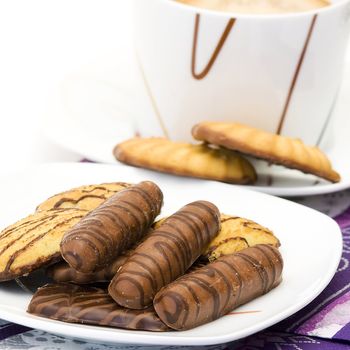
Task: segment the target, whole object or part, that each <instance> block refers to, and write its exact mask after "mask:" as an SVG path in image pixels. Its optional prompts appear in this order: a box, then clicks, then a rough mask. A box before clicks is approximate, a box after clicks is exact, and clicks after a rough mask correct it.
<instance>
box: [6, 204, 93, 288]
mask: <svg viewBox="0 0 350 350" xmlns="http://www.w3.org/2000/svg"><path fill="white" fill-rule="evenodd" d="M87 213H88V212H87V211H86V210H82V209H53V210H48V211H41V212H36V213H34V214H32V215H29V216H27V217H26V218H24V219H22V220H20V221H18V222H16V223H15V224H13V225H11V226H9V227H7V228H5V229H4V230H3V231H2V232H1V233H0V281H6V280H10V279H14V278H16V277H20V276H23V275H25V274H28V273H30V272H32V271H34V270H35V269H38V268H41V267H44V266H46V265H48V264H50V263H52V262H54V261H58V260H60V259H61V253H60V243H61V239H62V237H63V235H64V233H65V232H66V231H67V230H69V229H70V228H71V227H72V226H74V225H75V224H76V223H77V222H79V221H80V220H81V219H82V218H83V217H84V216H85V215H86V214H87Z"/></svg>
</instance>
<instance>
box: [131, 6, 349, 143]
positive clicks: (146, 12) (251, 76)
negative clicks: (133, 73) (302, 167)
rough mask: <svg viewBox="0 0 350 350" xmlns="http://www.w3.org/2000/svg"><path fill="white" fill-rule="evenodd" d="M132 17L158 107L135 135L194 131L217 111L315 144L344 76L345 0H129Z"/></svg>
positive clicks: (186, 136) (223, 117) (184, 135)
mask: <svg viewBox="0 0 350 350" xmlns="http://www.w3.org/2000/svg"><path fill="white" fill-rule="evenodd" d="M134 21H135V23H134V38H135V48H136V55H137V59H138V62H139V67H140V70H141V75H142V77H143V80H144V84H145V86H146V89H147V93H148V95H149V98H150V100H151V101H152V104H153V108H154V111H155V115H156V116H157V122H156V123H152V121H145V120H144V119H143V118H142V116H140V118H139V120H138V123H137V124H138V131H139V132H140V133H141V134H142V135H145V136H150V135H153V136H155V135H156V134H160V135H164V136H167V137H169V138H171V139H174V140H191V139H192V137H191V127H192V126H193V125H194V124H196V123H198V122H200V121H202V120H218V121H238V122H242V123H245V124H248V125H252V126H255V127H259V128H262V129H264V130H267V131H270V132H274V133H279V134H282V135H288V136H292V137H299V138H301V139H302V140H304V141H305V142H306V143H307V144H310V145H317V144H319V143H320V141H321V138H322V135H323V134H324V132H325V129H326V127H327V125H328V124H329V120H330V118H331V115H332V109H333V107H334V104H335V102H336V97H337V92H338V90H339V86H340V83H341V78H342V72H343V65H344V56H345V51H346V46H347V42H348V34H349V28H350V0H333V1H332V4H331V5H330V6H327V7H324V8H321V9H315V10H313V11H308V12H300V13H281V14H271V15H269V14H264V15H261V14H252V15H250V14H234V13H228V12H216V11H211V10H205V9H202V8H197V7H192V6H188V5H183V4H181V3H178V2H176V1H173V0H147V1H145V0H135V2H134ZM155 124H157V125H155Z"/></svg>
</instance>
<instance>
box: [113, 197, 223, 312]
mask: <svg viewBox="0 0 350 350" xmlns="http://www.w3.org/2000/svg"><path fill="white" fill-rule="evenodd" d="M219 229H220V213H219V211H218V209H217V208H216V206H215V205H214V204H212V203H210V202H206V201H197V202H193V203H190V204H187V205H186V206H184V207H183V208H181V209H180V210H179V211H177V212H176V213H175V214H173V215H171V216H170V217H168V218H167V219H166V220H165V221H164V223H163V224H162V225H161V226H160V227H159V228H158V229H156V230H155V231H154V232H152V233H151V234H150V235H149V237H147V239H146V240H145V241H144V242H143V243H142V244H141V245H140V246H138V247H137V248H136V249H135V252H134V253H133V254H132V255H131V256H130V258H129V259H128V260H127V262H126V263H125V264H124V265H123V266H122V268H121V269H120V270H119V271H118V273H117V274H116V276H115V277H114V278H113V280H112V282H111V284H110V285H109V288H108V292H109V294H110V295H111V297H112V298H113V299H114V300H115V301H116V302H117V303H119V304H120V305H122V306H125V307H128V308H132V309H142V308H145V307H148V306H149V305H151V304H152V301H153V298H154V296H155V294H156V293H157V292H158V290H160V289H161V288H162V287H163V286H165V285H166V284H168V283H170V282H171V281H173V280H175V279H176V278H178V277H179V276H181V275H183V274H184V273H185V272H186V271H187V269H188V268H189V267H190V266H191V265H192V264H193V263H194V261H195V260H196V259H197V258H198V257H199V256H200V254H201V253H202V252H203V250H204V249H205V247H206V246H207V245H208V244H209V242H210V241H211V240H212V239H213V237H214V236H215V235H216V234H217V232H218V230H219Z"/></svg>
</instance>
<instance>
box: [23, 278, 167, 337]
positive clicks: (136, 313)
mask: <svg viewBox="0 0 350 350" xmlns="http://www.w3.org/2000/svg"><path fill="white" fill-rule="evenodd" d="M27 312H29V313H30V314H33V315H36V316H41V317H45V318H50V319H54V320H59V321H63V322H71V323H82V324H89V325H98V326H108V327H116V328H125V329H137V330H145V331H154V332H161V331H166V330H169V329H168V327H167V326H166V325H165V324H164V323H163V322H162V321H161V320H160V319H159V318H158V316H157V315H156V313H155V312H154V309H153V307H150V308H148V309H146V310H142V311H140V310H129V309H124V308H122V307H120V306H119V305H118V304H116V303H115V302H114V301H113V299H112V298H111V297H110V296H109V295H108V293H107V291H106V290H104V289H101V288H95V287H87V286H84V287H82V286H77V285H73V284H63V283H62V284H47V285H45V286H44V287H41V288H39V289H38V290H37V292H36V293H35V294H34V296H33V298H32V300H31V302H30V304H29V306H28V310H27Z"/></svg>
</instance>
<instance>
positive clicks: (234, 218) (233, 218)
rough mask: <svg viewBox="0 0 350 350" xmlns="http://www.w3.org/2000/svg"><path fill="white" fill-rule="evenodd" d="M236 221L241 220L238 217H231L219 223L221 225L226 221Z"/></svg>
mask: <svg viewBox="0 0 350 350" xmlns="http://www.w3.org/2000/svg"><path fill="white" fill-rule="evenodd" d="M238 219H241V218H240V217H238V216H231V217H229V218H225V219H221V223H222V224H223V223H224V222H227V221H230V220H238Z"/></svg>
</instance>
